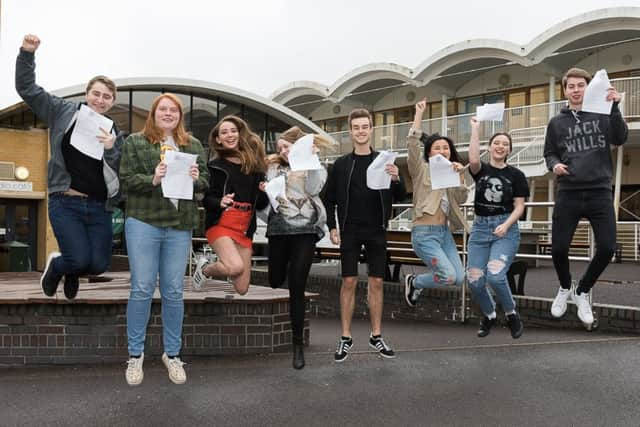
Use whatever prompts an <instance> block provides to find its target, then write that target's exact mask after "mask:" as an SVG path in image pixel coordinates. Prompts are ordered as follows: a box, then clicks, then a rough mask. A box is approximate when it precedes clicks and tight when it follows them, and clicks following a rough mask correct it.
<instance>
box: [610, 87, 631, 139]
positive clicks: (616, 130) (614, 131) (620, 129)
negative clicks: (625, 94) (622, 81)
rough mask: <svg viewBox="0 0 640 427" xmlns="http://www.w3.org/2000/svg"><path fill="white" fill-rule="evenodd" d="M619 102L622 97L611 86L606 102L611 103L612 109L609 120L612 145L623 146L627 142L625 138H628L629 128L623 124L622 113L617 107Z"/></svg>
mask: <svg viewBox="0 0 640 427" xmlns="http://www.w3.org/2000/svg"><path fill="white" fill-rule="evenodd" d="M621 100H622V96H621V95H620V94H619V93H618V91H617V90H616V89H615V88H614V87H613V86H611V87H610V88H609V92H608V93H607V101H613V108H612V109H611V116H610V119H609V120H610V132H611V144H612V145H622V144H624V143H625V142H627V137H628V136H629V128H628V127H627V124H626V123H625V122H624V118H623V117H622V113H621V112H620V108H619V106H618V104H619V103H620V101H621Z"/></svg>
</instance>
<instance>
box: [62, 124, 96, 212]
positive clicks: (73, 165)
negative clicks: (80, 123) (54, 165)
mask: <svg viewBox="0 0 640 427" xmlns="http://www.w3.org/2000/svg"><path fill="white" fill-rule="evenodd" d="M75 126H76V125H75V123H74V124H73V125H72V126H71V128H69V130H68V131H67V133H65V134H64V137H63V138H62V157H64V163H65V166H66V167H67V172H69V175H70V176H71V188H73V189H74V190H76V191H79V192H81V193H84V194H86V195H88V196H89V197H91V198H94V199H97V200H107V185H106V184H105V183H104V175H103V173H102V167H103V166H102V160H97V159H94V158H93V157H89V156H87V155H86V154H83V153H82V152H80V151H79V150H78V149H76V147H74V146H73V145H71V134H72V133H73V129H74V128H75Z"/></svg>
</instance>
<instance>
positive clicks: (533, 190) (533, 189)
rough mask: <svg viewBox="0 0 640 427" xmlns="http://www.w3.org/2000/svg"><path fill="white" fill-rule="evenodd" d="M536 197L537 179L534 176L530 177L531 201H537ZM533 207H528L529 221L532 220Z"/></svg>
mask: <svg viewBox="0 0 640 427" xmlns="http://www.w3.org/2000/svg"><path fill="white" fill-rule="evenodd" d="M535 197H536V180H535V179H534V178H531V179H529V201H530V202H535ZM532 214H533V208H532V207H529V209H527V221H531V217H532V216H533V215H532Z"/></svg>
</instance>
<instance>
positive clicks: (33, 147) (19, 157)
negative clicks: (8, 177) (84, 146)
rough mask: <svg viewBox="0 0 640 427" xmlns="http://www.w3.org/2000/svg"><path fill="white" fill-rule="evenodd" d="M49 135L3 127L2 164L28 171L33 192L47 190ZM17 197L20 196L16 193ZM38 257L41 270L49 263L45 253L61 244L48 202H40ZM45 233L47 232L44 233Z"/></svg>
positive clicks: (1, 135) (0, 134)
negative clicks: (49, 218) (7, 163)
mask: <svg viewBox="0 0 640 427" xmlns="http://www.w3.org/2000/svg"><path fill="white" fill-rule="evenodd" d="M48 141H49V133H48V132H47V131H46V130H42V129H31V130H14V129H5V128H0V146H2V153H1V154H0V161H7V162H14V163H15V164H16V167H18V166H25V167H27V169H29V178H28V181H30V182H32V183H33V191H34V192H44V193H45V195H46V191H47V161H48V160H49V144H48ZM16 196H17V197H16V198H17V199H19V198H20V193H19V192H16ZM37 222H38V225H37V226H38V230H40V232H39V233H38V242H37V244H38V254H37V266H34V268H36V269H39V270H42V269H43V268H44V265H45V262H46V254H48V253H49V252H51V251H54V250H56V249H57V247H58V244H57V242H56V239H55V237H54V235H53V230H52V229H51V226H50V225H49V221H48V211H47V199H46V196H45V198H44V199H40V200H39V202H38V220H37ZM42 230H46V231H45V232H44V233H43V232H42Z"/></svg>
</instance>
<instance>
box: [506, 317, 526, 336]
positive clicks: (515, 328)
mask: <svg viewBox="0 0 640 427" xmlns="http://www.w3.org/2000/svg"><path fill="white" fill-rule="evenodd" d="M507 324H508V325H509V329H511V337H512V338H513V339H516V338H520V336H521V335H522V332H524V325H523V324H522V320H520V316H519V315H518V313H513V314H507Z"/></svg>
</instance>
